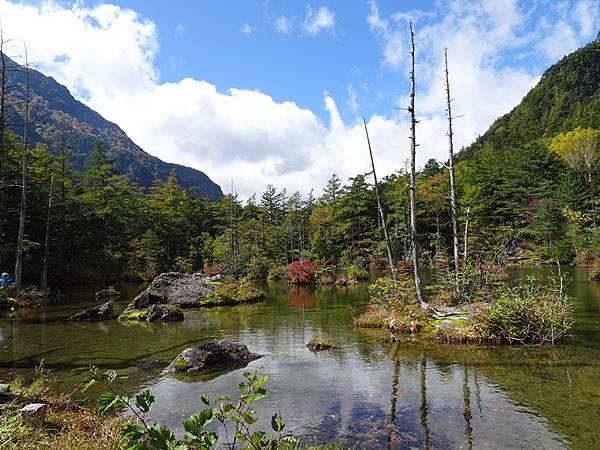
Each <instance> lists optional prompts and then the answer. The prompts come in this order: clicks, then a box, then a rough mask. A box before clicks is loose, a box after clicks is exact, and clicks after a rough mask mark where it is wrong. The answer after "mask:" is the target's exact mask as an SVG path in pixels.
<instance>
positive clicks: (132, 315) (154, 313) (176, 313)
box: [119, 304, 183, 322]
mask: <svg viewBox="0 0 600 450" xmlns="http://www.w3.org/2000/svg"><path fill="white" fill-rule="evenodd" d="M119 320H123V321H127V320H130V321H131V320H132V321H137V322H141V321H146V322H175V321H181V320H183V310H182V309H181V308H179V307H177V306H174V305H159V304H154V305H150V306H149V307H147V308H141V309H135V308H131V306H128V307H127V308H126V309H125V310H124V311H123V312H122V313H121V315H120V316H119Z"/></svg>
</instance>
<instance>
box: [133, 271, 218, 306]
mask: <svg viewBox="0 0 600 450" xmlns="http://www.w3.org/2000/svg"><path fill="white" fill-rule="evenodd" d="M216 288H217V286H216V285H215V284H213V282H211V280H210V279H209V278H206V277H203V276H201V275H195V274H187V273H179V272H167V273H161V274H160V275H159V276H157V277H156V278H155V279H154V280H152V283H150V286H148V287H147V288H146V290H144V291H143V292H141V293H140V294H138V295H137V296H136V297H135V298H134V299H133V302H131V305H130V306H129V307H128V309H129V308H132V309H141V308H147V307H148V306H150V305H154V304H171V305H177V306H181V307H183V308H185V307H192V306H196V304H197V303H198V302H199V301H200V300H201V299H202V298H203V297H204V296H205V295H207V294H209V293H211V292H213V291H214V290H215V289H216Z"/></svg>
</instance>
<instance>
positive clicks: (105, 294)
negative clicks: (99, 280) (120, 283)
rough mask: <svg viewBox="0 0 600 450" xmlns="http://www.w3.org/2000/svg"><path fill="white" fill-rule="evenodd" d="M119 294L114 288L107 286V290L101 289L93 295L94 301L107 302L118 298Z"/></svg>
mask: <svg viewBox="0 0 600 450" xmlns="http://www.w3.org/2000/svg"><path fill="white" fill-rule="evenodd" d="M120 296H121V293H120V292H119V291H117V290H115V288H114V287H112V286H109V288H108V289H102V290H100V291H98V292H96V293H95V294H94V297H95V298H96V300H108V299H110V298H117V297H120Z"/></svg>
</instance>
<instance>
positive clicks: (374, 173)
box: [363, 117, 396, 280]
mask: <svg viewBox="0 0 600 450" xmlns="http://www.w3.org/2000/svg"><path fill="white" fill-rule="evenodd" d="M363 123H364V124H365V133H366V135H367V144H368V146H369V155H370V156H371V167H372V168H373V181H374V183H375V197H377V209H378V210H379V218H380V219H381V227H382V228H383V237H384V239H385V248H386V249H387V255H388V262H389V264H390V272H391V273H392V279H394V280H395V279H396V269H395V268H394V259H393V258H392V249H391V247H390V238H389V235H388V232H387V224H386V223H385V215H384V214H383V208H382V206H381V197H380V196H379V185H378V183H377V173H376V172H375V161H374V160H373V150H372V149H371V140H370V139H369V130H368V129H367V121H366V120H365V118H364V117H363Z"/></svg>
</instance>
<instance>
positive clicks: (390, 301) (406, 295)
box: [369, 277, 417, 309]
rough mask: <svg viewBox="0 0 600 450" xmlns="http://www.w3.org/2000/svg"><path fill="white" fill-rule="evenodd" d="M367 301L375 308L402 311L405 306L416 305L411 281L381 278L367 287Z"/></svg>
mask: <svg viewBox="0 0 600 450" xmlns="http://www.w3.org/2000/svg"><path fill="white" fill-rule="evenodd" d="M369 300H370V301H371V302H372V304H373V306H375V307H376V306H380V307H385V308H388V309H402V308H403V307H404V306H405V305H408V304H411V303H412V304H416V302H417V297H416V291H415V287H414V285H413V284H412V282H411V281H404V280H396V281H394V280H393V279H392V278H388V277H382V278H378V279H377V280H376V281H375V282H374V283H372V284H371V285H369Z"/></svg>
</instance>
